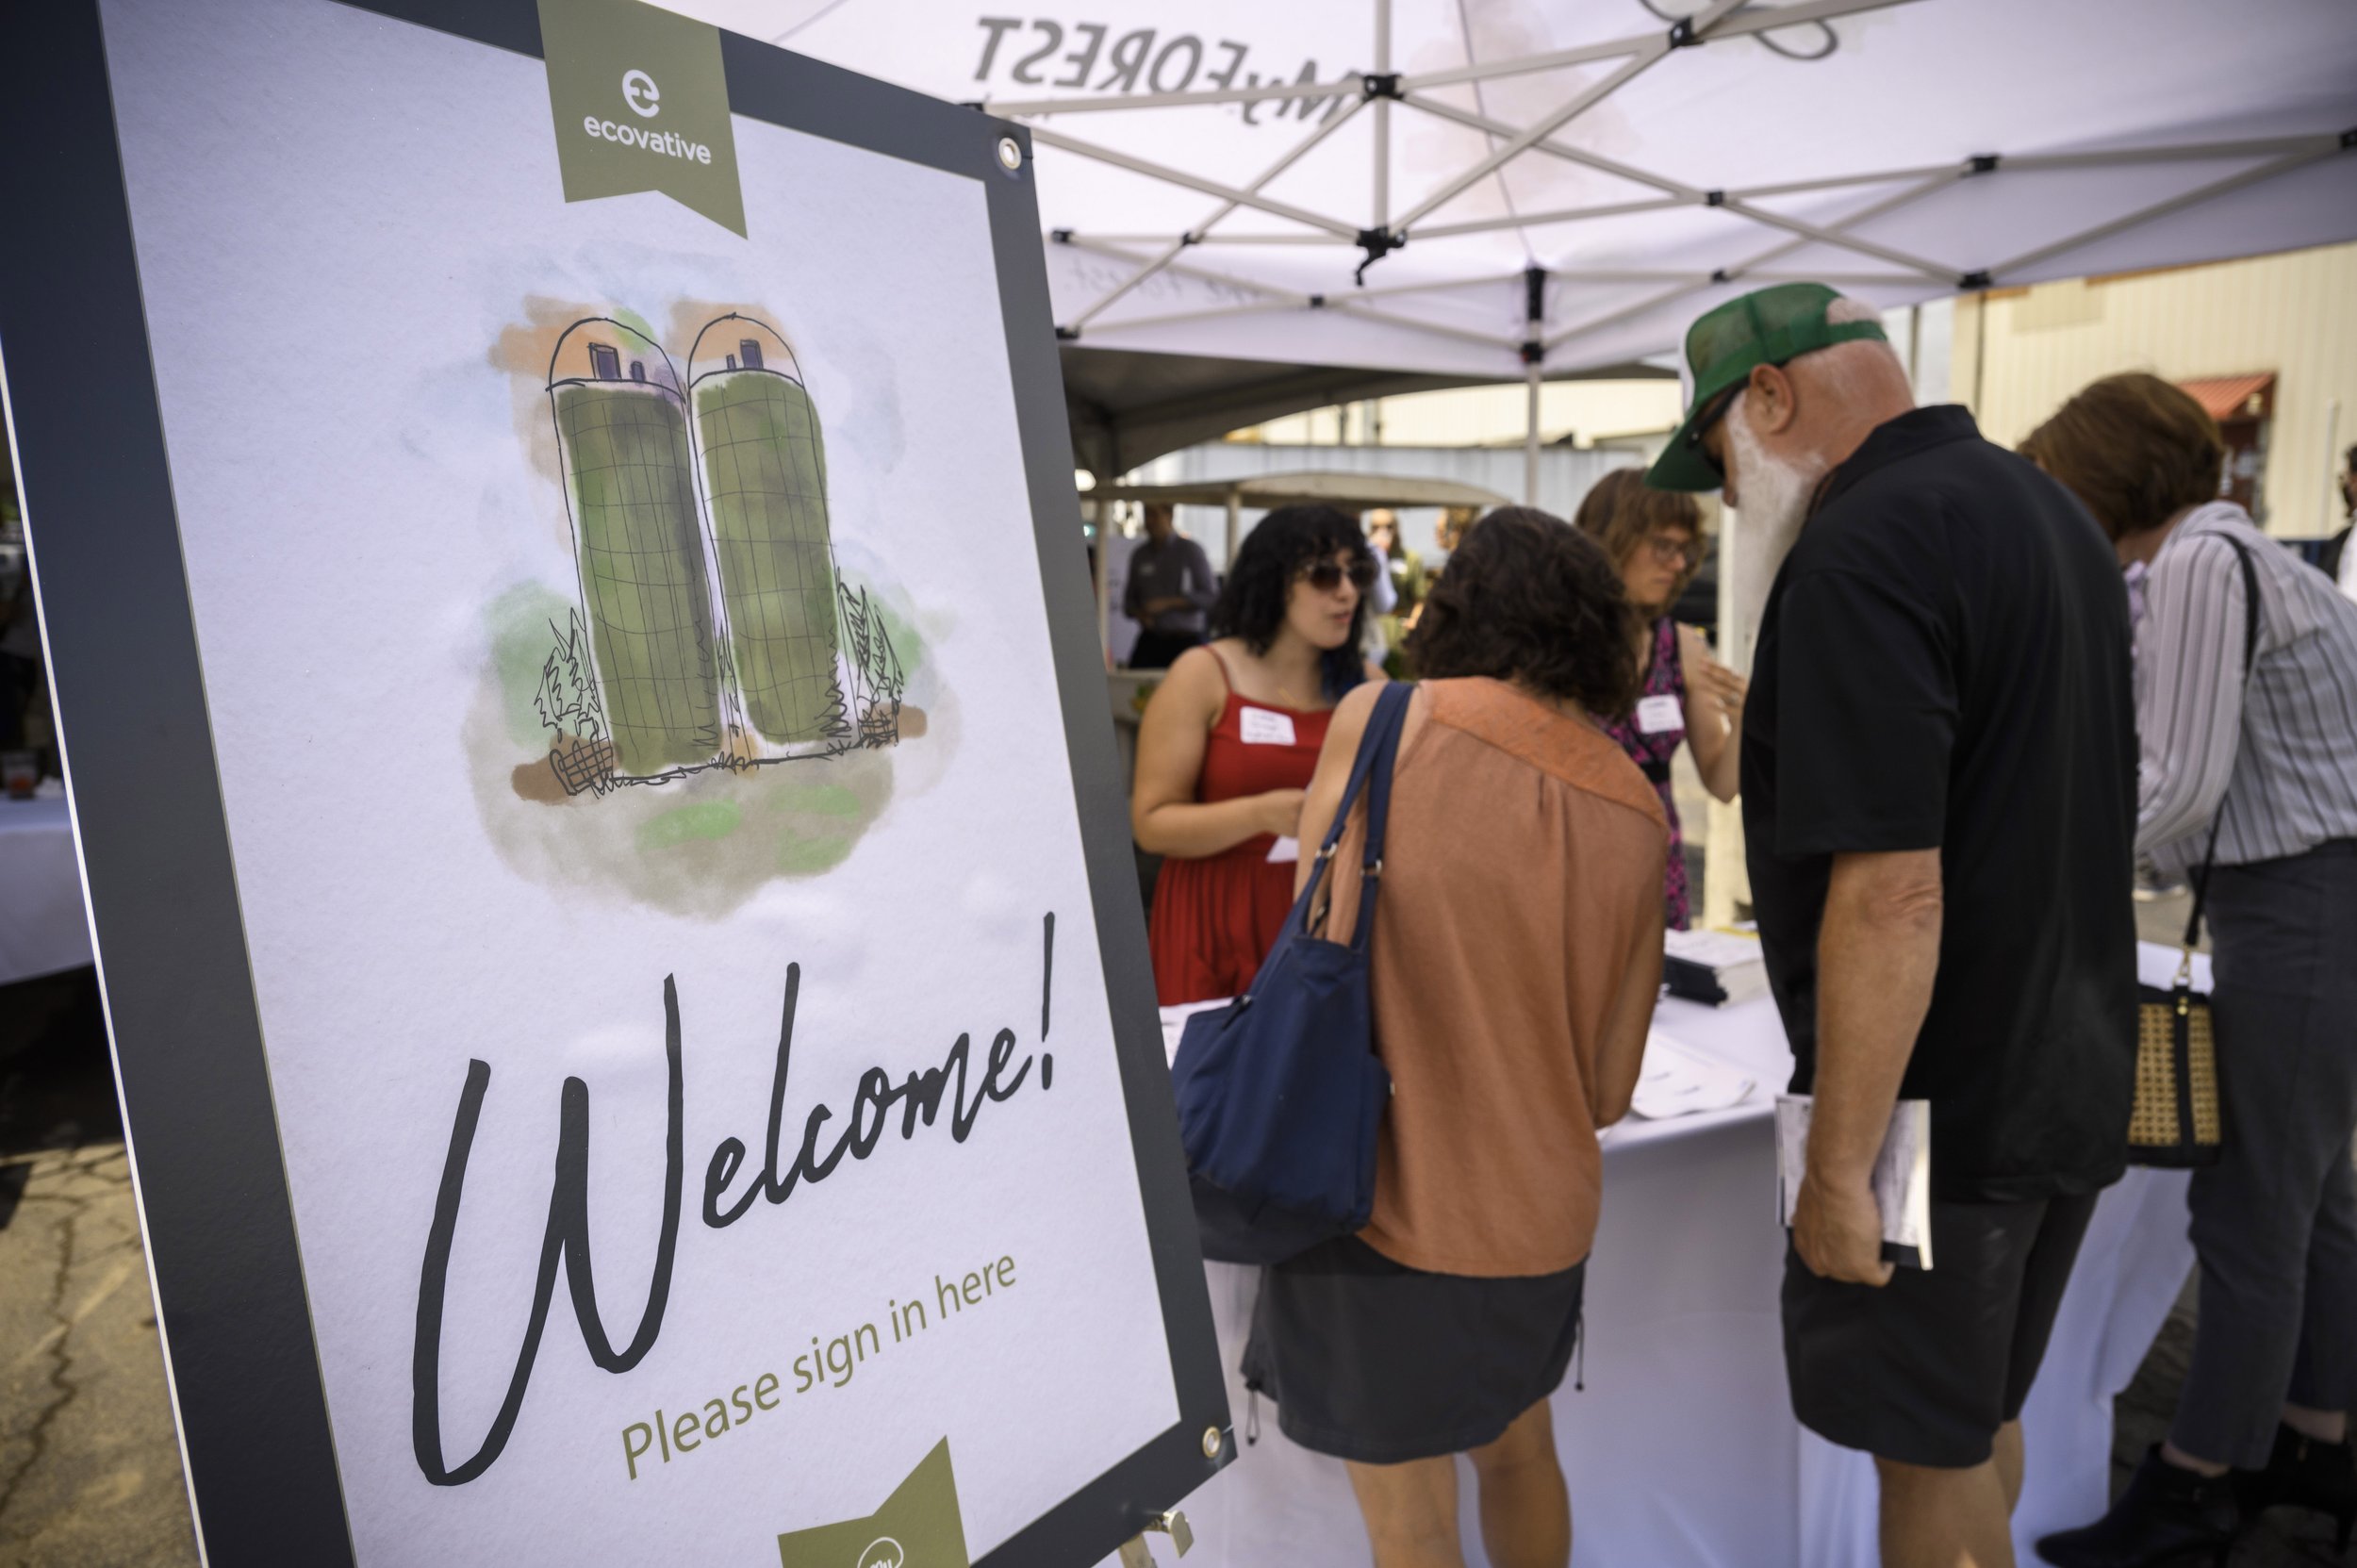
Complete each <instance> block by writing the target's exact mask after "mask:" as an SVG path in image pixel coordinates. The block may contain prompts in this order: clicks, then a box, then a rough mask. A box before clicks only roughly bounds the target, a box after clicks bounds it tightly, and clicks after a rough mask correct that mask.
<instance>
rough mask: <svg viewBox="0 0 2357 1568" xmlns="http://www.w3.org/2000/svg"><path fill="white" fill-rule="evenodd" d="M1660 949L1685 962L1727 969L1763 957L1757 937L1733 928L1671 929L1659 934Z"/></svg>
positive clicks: (1756, 962)
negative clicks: (1671, 930)
mask: <svg viewBox="0 0 2357 1568" xmlns="http://www.w3.org/2000/svg"><path fill="white" fill-rule="evenodd" d="M1661 946H1662V950H1663V951H1664V952H1667V953H1668V954H1669V955H1670V956H1671V957H1672V958H1683V959H1685V960H1686V961H1687V962H1688V963H1689V964H1706V965H1708V966H1710V967H1712V968H1714V969H1729V968H1733V967H1735V966H1737V965H1739V964H1758V963H1762V962H1764V961H1765V955H1764V954H1763V953H1762V952H1761V951H1760V947H1759V938H1758V937H1756V936H1754V935H1750V934H1748V933H1742V932H1734V931H1673V932H1665V933H1663V934H1662V942H1661Z"/></svg>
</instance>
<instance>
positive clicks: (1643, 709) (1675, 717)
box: [1247, 697, 1686, 738]
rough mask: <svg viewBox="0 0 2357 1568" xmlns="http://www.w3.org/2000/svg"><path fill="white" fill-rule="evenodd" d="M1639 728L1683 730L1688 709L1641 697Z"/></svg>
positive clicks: (1658, 731)
mask: <svg viewBox="0 0 2357 1568" xmlns="http://www.w3.org/2000/svg"><path fill="white" fill-rule="evenodd" d="M1637 728H1638V729H1639V730H1640V731H1642V732H1643V733H1644V734H1649V735H1657V734H1666V733H1667V732H1669V731H1671V730H1682V729H1684V728H1686V710H1685V709H1684V708H1681V707H1680V706H1678V700H1677V699H1676V698H1674V697H1646V698H1640V700H1639V701H1638V703H1637ZM1247 738H1249V737H1247Z"/></svg>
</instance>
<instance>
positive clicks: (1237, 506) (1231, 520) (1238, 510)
mask: <svg viewBox="0 0 2357 1568" xmlns="http://www.w3.org/2000/svg"><path fill="white" fill-rule="evenodd" d="M1243 542H1244V489H1243V487H1241V486H1236V485H1230V486H1228V554H1227V556H1226V558H1225V559H1224V560H1223V561H1222V562H1221V563H1220V572H1219V574H1220V575H1221V576H1222V577H1225V576H1227V575H1228V573H1229V572H1231V571H1233V570H1235V569H1236V547H1237V545H1239V544H1241V543H1243Z"/></svg>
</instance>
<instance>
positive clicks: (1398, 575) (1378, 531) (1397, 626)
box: [1367, 506, 1425, 680]
mask: <svg viewBox="0 0 2357 1568" xmlns="http://www.w3.org/2000/svg"><path fill="white" fill-rule="evenodd" d="M1367 546H1368V548H1369V549H1371V550H1373V551H1374V552H1375V554H1376V562H1377V564H1378V565H1379V566H1380V567H1381V568H1382V571H1383V578H1382V581H1383V582H1386V583H1389V584H1390V586H1391V590H1392V602H1391V604H1390V606H1389V607H1388V608H1386V607H1385V606H1384V605H1382V604H1380V603H1378V604H1376V617H1377V619H1376V627H1377V629H1378V630H1379V631H1380V632H1381V634H1382V647H1381V650H1380V652H1376V654H1375V655H1374V662H1375V663H1376V664H1378V665H1381V666H1382V667H1383V670H1384V673H1386V674H1388V675H1390V676H1392V677H1393V679H1395V680H1396V679H1399V678H1400V677H1402V676H1404V675H1405V674H1406V673H1407V657H1406V655H1405V653H1403V652H1402V649H1403V648H1404V647H1405V645H1406V643H1407V639H1408V627H1409V624H1410V622H1411V621H1412V620H1413V619H1414V618H1415V613H1416V606H1417V605H1418V604H1421V603H1422V602H1424V589H1425V578H1424V558H1423V557H1422V556H1420V555H1418V554H1417V553H1415V552H1414V551H1412V550H1410V549H1409V548H1408V547H1407V545H1406V544H1405V543H1403V542H1402V541H1401V539H1400V536H1399V516H1398V514H1397V513H1395V512H1393V510H1392V509H1391V508H1390V507H1388V506H1378V507H1376V509H1375V510H1374V511H1372V512H1369V513H1368V514H1367Z"/></svg>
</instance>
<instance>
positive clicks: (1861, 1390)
mask: <svg viewBox="0 0 2357 1568" xmlns="http://www.w3.org/2000/svg"><path fill="white" fill-rule="evenodd" d="M2094 1213H2095V1197H2094V1195H2088V1196H2085V1197H2041V1198H2032V1199H2030V1200H2028V1201H2026V1202H2019V1203H1934V1204H1933V1205H1932V1267H1931V1268H1930V1269H1928V1270H1924V1269H1913V1268H1903V1269H1900V1270H1898V1271H1897V1272H1896V1273H1895V1274H1894V1275H1892V1277H1891V1280H1890V1283H1889V1284H1887V1285H1885V1286H1883V1287H1881V1288H1880V1289H1876V1288H1875V1287H1873V1286H1871V1285H1851V1284H1843V1283H1839V1282H1838V1281H1835V1280H1831V1279H1819V1278H1818V1277H1817V1276H1816V1275H1814V1274H1811V1273H1810V1272H1809V1271H1808V1265H1807V1264H1806V1263H1803V1262H1801V1259H1800V1254H1799V1253H1797V1252H1795V1251H1793V1250H1792V1249H1791V1247H1790V1246H1789V1245H1788V1246H1787V1247H1786V1251H1785V1263H1784V1365H1785V1375H1786V1377H1787V1378H1788V1379H1789V1381H1790V1382H1791V1385H1792V1411H1793V1413H1794V1414H1795V1415H1797V1416H1799V1417H1800V1420H1801V1425H1802V1426H1804V1427H1806V1428H1808V1429H1809V1430H1810V1431H1813V1432H1815V1433H1817V1434H1818V1435H1819V1436H1820V1437H1822V1438H1824V1439H1825V1440H1826V1441H1827V1442H1829V1443H1836V1444H1840V1445H1841V1446H1842V1447H1844V1448H1859V1449H1863V1450H1865V1451H1866V1452H1867V1453H1870V1454H1872V1455H1873V1456H1874V1457H1875V1458H1877V1459H1885V1460H1893V1461H1897V1462H1899V1463H1902V1464H1919V1465H1924V1466H1927V1467H1931V1468H1937V1469H1969V1468H1970V1467H1971V1466H1973V1465H1976V1464H1979V1463H1981V1462H1982V1461H1986V1459H1987V1458H1988V1457H1989V1451H1990V1446H1991V1444H1992V1443H1993V1442H1994V1440H1995V1438H1996V1436H1997V1428H2000V1427H2002V1426H2003V1425H2004V1424H2005V1423H2006V1422H2008V1421H2013V1420H2016V1419H2018V1418H2019V1416H2020V1414H2021V1404H2022V1401H2023V1400H2025V1399H2027V1398H2028V1397H2029V1396H2030V1384H2031V1382H2032V1381H2033V1380H2034V1379H2035V1378H2036V1377H2037V1368H2038V1362H2041V1361H2042V1360H2044V1359H2045V1356H2046V1341H2047V1338H2048V1336H2049V1335H2051V1334H2052V1332H2053V1329H2054V1313H2055V1312H2057V1311H2058V1310H2059V1309H2060V1308H2061V1306H2062V1297H2063V1287H2064V1286H2065V1285H2067V1284H2069V1282H2070V1265H2071V1264H2072V1263H2074V1262H2076V1261H2077V1259H2078V1256H2079V1243H2080V1241H2081V1240H2082V1239H2083V1238H2084V1237H2085V1235H2086V1229H2087V1220H2088V1219H2089V1218H2090V1217H2091V1216H2092V1215H2093V1214H2094Z"/></svg>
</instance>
